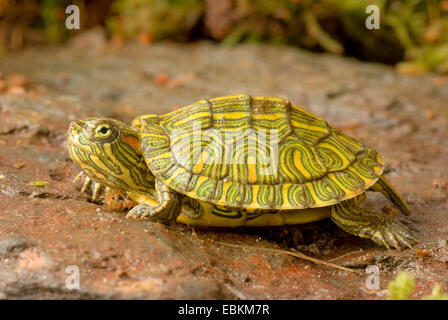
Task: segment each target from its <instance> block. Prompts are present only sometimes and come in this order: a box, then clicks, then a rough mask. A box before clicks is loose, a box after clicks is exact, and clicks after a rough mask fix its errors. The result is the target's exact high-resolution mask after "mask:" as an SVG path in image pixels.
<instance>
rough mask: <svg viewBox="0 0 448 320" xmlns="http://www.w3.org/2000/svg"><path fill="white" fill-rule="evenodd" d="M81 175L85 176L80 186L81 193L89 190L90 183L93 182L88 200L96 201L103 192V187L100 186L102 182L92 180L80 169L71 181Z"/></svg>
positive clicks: (74, 180)
mask: <svg viewBox="0 0 448 320" xmlns="http://www.w3.org/2000/svg"><path fill="white" fill-rule="evenodd" d="M83 176H85V180H84V184H83V185H82V188H81V193H85V192H87V190H89V189H90V187H91V185H92V184H93V191H92V197H91V198H90V200H91V201H92V202H98V200H99V197H100V196H101V195H102V194H103V192H101V191H102V190H103V188H102V187H103V184H101V183H98V182H95V181H93V180H92V179H91V178H90V177H89V176H88V175H86V174H85V173H84V172H83V171H81V172H80V173H78V174H77V175H76V177H75V178H74V179H73V182H76V181H78V180H79V179H81V178H82V177H83Z"/></svg>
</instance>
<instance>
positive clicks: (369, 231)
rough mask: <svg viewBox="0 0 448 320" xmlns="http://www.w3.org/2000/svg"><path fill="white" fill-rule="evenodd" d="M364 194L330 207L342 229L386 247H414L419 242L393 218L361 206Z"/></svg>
mask: <svg viewBox="0 0 448 320" xmlns="http://www.w3.org/2000/svg"><path fill="white" fill-rule="evenodd" d="M363 198H364V196H363V195H361V196H358V197H356V198H353V199H349V200H345V201H342V202H340V203H338V204H335V205H333V206H331V207H330V218H331V219H332V220H333V222H334V223H336V225H337V226H338V227H340V228H341V229H342V230H344V231H346V232H348V233H351V234H353V235H356V236H359V237H361V238H367V239H371V240H372V241H373V242H375V243H376V244H378V245H380V246H384V247H386V248H388V249H389V248H390V247H394V248H396V249H398V250H401V248H402V247H409V248H412V245H413V244H415V243H416V242H417V239H415V238H414V237H413V236H412V235H411V234H410V233H409V231H408V230H407V229H406V228H405V227H402V226H400V225H399V224H397V223H396V222H395V221H393V220H392V219H391V218H389V217H386V216H384V215H383V214H381V213H378V212H374V211H371V210H368V209H365V208H362V207H360V206H359V204H360V202H361V201H362V200H363Z"/></svg>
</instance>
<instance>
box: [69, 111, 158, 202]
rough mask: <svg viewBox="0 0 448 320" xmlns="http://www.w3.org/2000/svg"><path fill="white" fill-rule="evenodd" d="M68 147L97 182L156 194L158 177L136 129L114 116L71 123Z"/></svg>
mask: <svg viewBox="0 0 448 320" xmlns="http://www.w3.org/2000/svg"><path fill="white" fill-rule="evenodd" d="M102 132H104V133H102ZM67 148H68V151H69V154H70V157H71V159H72V160H73V161H74V162H76V163H78V164H79V165H80V166H81V168H82V169H83V171H84V173H85V174H87V175H88V176H89V177H90V178H91V179H93V180H94V181H96V182H99V183H104V184H105V185H107V186H109V187H111V188H113V189H117V190H121V191H124V192H134V193H138V194H147V195H152V194H154V180H155V179H154V176H153V175H152V174H151V172H150V171H149V170H148V167H147V166H146V163H145V162H144V160H143V156H142V153H141V150H140V136H139V132H138V131H137V130H135V129H134V128H131V127H130V126H127V125H125V124H124V123H121V122H119V121H116V120H113V119H97V118H89V119H86V120H84V121H81V120H78V121H75V122H72V123H71V124H70V128H69V136H68V142H67Z"/></svg>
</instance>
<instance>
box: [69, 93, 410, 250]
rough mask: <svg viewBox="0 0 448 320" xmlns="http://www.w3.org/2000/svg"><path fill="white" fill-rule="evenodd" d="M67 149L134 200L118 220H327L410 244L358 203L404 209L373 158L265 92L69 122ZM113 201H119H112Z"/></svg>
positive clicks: (389, 221)
mask: <svg viewBox="0 0 448 320" xmlns="http://www.w3.org/2000/svg"><path fill="white" fill-rule="evenodd" d="M68 132H69V135H68V144H67V146H68V150H69V154H70V157H71V159H72V160H73V161H74V162H76V163H78V164H79V165H80V167H81V168H82V172H81V173H82V174H85V175H86V176H87V178H86V182H85V184H84V186H83V189H82V191H85V190H86V189H87V188H88V185H89V184H90V183H91V181H94V182H95V188H94V192H93V196H92V198H93V200H95V199H96V198H97V197H98V193H99V190H100V186H102V185H105V186H106V187H107V190H117V191H119V192H121V193H123V194H124V195H126V196H127V197H128V198H130V199H131V200H132V202H133V203H135V204H137V205H136V206H134V207H133V208H132V209H131V210H129V212H128V213H127V215H126V217H127V218H134V219H142V220H150V221H152V222H156V223H165V224H168V223H172V222H180V223H184V224H189V225H193V226H216V227H238V226H254V227H257V226H259V227H261V226H282V225H291V224H301V223H308V222H314V221H317V220H321V219H325V218H330V219H331V220H332V221H333V222H334V223H335V224H336V225H337V226H338V227H339V228H341V229H342V230H344V231H346V232H348V233H350V234H353V235H356V236H359V237H361V238H367V239H371V240H373V241H374V242H375V243H376V244H377V245H380V246H384V247H386V248H388V249H389V248H391V247H392V248H396V249H398V250H401V249H402V248H406V247H409V248H412V246H413V245H414V244H415V243H416V242H417V239H416V238H415V237H414V235H412V233H411V232H410V230H409V228H408V227H406V226H404V225H402V224H400V223H398V222H396V221H395V220H394V219H393V218H392V217H390V216H388V215H384V214H383V213H381V212H379V211H375V210H373V209H369V208H365V207H362V206H361V203H362V202H363V201H364V200H365V198H366V191H377V192H380V193H382V194H383V195H384V196H385V197H386V198H387V199H388V200H389V201H390V202H392V204H393V205H394V206H395V207H396V208H397V209H398V210H399V211H400V212H401V213H403V214H404V215H409V214H410V210H409V208H408V205H407V204H406V202H405V200H403V198H402V196H401V195H400V194H399V193H398V192H397V191H396V190H395V189H394V188H393V187H392V185H391V184H390V183H389V182H388V181H387V179H386V178H385V176H384V174H383V171H384V162H383V157H382V155H381V154H380V153H379V152H377V151H376V150H374V149H373V148H371V147H369V146H367V145H365V144H363V143H362V142H360V141H358V140H356V139H355V138H352V137H350V136H349V135H347V134H345V133H344V132H342V131H341V130H338V129H336V128H334V127H332V126H330V125H329V124H328V123H327V122H326V121H325V120H323V119H322V118H320V117H318V116H316V115H313V114H312V113H310V112H308V111H306V110H305V109H303V108H301V107H298V106H296V105H294V104H292V103H291V102H290V101H289V100H285V99H282V98H279V97H271V96H250V95H248V94H238V95H232V96H224V97H218V98H213V99H203V100H200V101H197V102H195V103H192V104H190V105H187V106H184V107H182V108H179V109H177V110H174V111H172V112H170V113H167V114H163V115H155V114H147V115H140V116H138V117H137V118H135V119H134V120H133V121H132V124H131V125H128V124H125V123H123V122H121V121H118V120H115V119H111V118H98V117H91V118H87V119H84V120H77V121H73V122H71V123H70V126H69V130H68ZM118 201H121V200H118Z"/></svg>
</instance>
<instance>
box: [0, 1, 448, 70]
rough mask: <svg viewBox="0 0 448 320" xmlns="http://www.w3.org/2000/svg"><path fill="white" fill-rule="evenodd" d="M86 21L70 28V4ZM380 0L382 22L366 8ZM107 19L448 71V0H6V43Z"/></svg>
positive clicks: (64, 34) (135, 34) (147, 37)
mask: <svg viewBox="0 0 448 320" xmlns="http://www.w3.org/2000/svg"><path fill="white" fill-rule="evenodd" d="M70 4H75V5H77V6H78V7H79V8H80V11H81V15H80V18H81V29H80V30H79V31H77V30H67V29H66V28H65V19H66V17H67V14H65V8H66V6H68V5H70ZM371 4H374V5H377V6H378V7H379V8H380V12H381V16H380V26H381V27H380V29H378V30H368V29H367V28H366V27H365V20H366V18H367V17H368V14H366V12H365V10H366V7H367V6H368V5H371ZM97 26H101V27H102V28H104V30H105V31H106V32H107V37H108V39H109V41H111V42H113V43H126V42H127V41H137V42H139V43H141V44H149V43H152V42H155V41H181V42H193V41H198V40H203V39H205V40H212V41H216V42H219V43H222V44H224V45H235V44H237V43H248V42H263V43H272V44H278V45H289V46H296V47H301V48H305V49H308V50H312V51H318V52H331V53H334V54H341V55H347V56H352V57H356V58H358V59H360V60H365V61H378V62H382V63H386V64H391V65H395V66H396V67H397V69H398V71H400V72H403V73H421V72H428V71H431V72H439V73H447V72H448V0H442V1H437V0H369V1H367V0H316V1H311V0H90V1H89V0H78V1H64V0H61V1H58V0H41V1H39V0H21V1H20V0H0V50H1V51H2V53H5V52H9V51H14V50H20V49H22V48H24V47H29V46H36V45H46V44H49V43H57V44H63V43H65V42H66V41H67V40H68V39H70V38H71V37H73V36H76V35H77V34H78V33H79V32H82V31H85V30H88V29H90V28H93V27H97Z"/></svg>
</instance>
